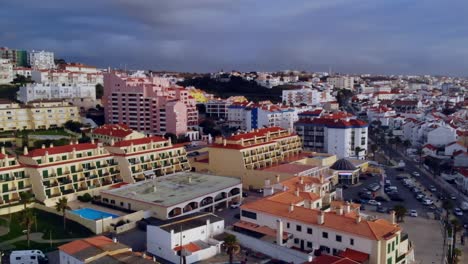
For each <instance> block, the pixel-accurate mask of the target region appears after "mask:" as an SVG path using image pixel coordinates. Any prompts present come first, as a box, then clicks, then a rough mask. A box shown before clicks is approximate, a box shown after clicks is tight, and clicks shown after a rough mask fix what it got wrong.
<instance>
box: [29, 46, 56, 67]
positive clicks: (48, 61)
mask: <svg viewBox="0 0 468 264" xmlns="http://www.w3.org/2000/svg"><path fill="white" fill-rule="evenodd" d="M28 64H29V65H30V66H31V68H33V69H38V70H42V69H53V68H55V62H54V53H53V52H50V51H34V50H33V51H30V52H28Z"/></svg>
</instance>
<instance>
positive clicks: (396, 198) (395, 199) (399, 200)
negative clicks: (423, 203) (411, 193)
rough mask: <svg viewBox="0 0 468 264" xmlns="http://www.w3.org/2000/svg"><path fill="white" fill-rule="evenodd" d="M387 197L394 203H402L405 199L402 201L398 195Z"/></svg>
mask: <svg viewBox="0 0 468 264" xmlns="http://www.w3.org/2000/svg"><path fill="white" fill-rule="evenodd" d="M389 197H390V200H392V201H395V202H404V201H405V199H403V198H402V197H401V196H400V195H398V194H392V195H389Z"/></svg>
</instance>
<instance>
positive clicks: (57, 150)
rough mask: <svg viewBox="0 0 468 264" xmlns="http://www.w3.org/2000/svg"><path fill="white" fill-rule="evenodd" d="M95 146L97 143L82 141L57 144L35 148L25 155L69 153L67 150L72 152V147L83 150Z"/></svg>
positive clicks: (37, 155)
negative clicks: (80, 142)
mask: <svg viewBox="0 0 468 264" xmlns="http://www.w3.org/2000/svg"><path fill="white" fill-rule="evenodd" d="M95 148H97V144H93V143H82V144H74V145H65V146H57V147H52V148H40V149H35V150H31V151H29V153H28V154H27V155H25V156H27V157H40V156H44V155H45V153H46V152H47V153H48V154H49V155H54V154H61V153H69V152H72V151H73V149H75V150H76V151H83V150H89V149H95Z"/></svg>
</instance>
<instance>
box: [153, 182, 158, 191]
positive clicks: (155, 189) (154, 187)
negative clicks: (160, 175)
mask: <svg viewBox="0 0 468 264" xmlns="http://www.w3.org/2000/svg"><path fill="white" fill-rule="evenodd" d="M157 190H158V188H156V184H153V192H156V191H157Z"/></svg>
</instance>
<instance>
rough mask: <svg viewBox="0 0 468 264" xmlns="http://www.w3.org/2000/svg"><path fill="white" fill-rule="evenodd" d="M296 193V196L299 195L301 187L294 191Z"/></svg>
mask: <svg viewBox="0 0 468 264" xmlns="http://www.w3.org/2000/svg"><path fill="white" fill-rule="evenodd" d="M294 194H295V195H296V196H299V188H297V189H296V191H295V192H294Z"/></svg>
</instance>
